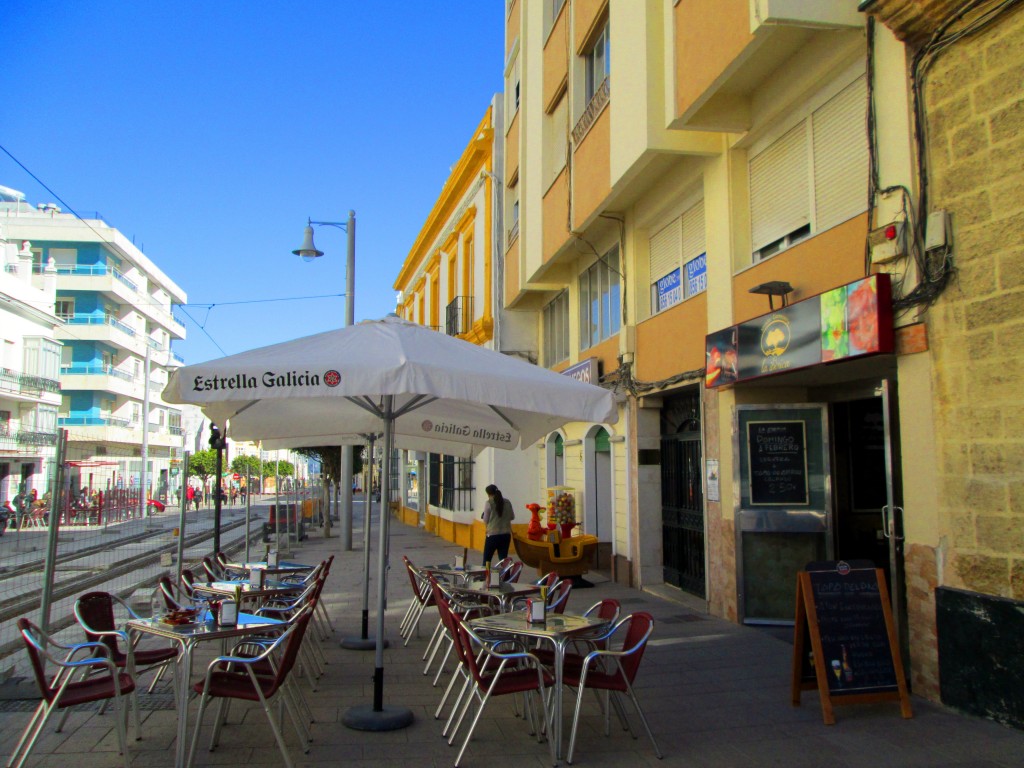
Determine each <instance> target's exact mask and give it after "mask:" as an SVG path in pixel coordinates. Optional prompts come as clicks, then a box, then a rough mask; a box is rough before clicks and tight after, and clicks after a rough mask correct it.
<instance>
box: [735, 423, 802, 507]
mask: <svg viewBox="0 0 1024 768" xmlns="http://www.w3.org/2000/svg"><path fill="white" fill-rule="evenodd" d="M747 451H748V462H747V463H748V468H749V472H750V503H751V504H763V505H786V506H796V505H806V504H808V503H809V498H808V489H807V439H806V424H805V423H804V421H802V420H794V421H752V422H748V424H747Z"/></svg>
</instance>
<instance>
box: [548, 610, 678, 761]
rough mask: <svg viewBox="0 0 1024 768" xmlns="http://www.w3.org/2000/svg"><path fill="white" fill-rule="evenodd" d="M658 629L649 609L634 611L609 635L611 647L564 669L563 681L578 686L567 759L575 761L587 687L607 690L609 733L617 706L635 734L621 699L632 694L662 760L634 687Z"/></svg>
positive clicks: (606, 720) (606, 715) (589, 654)
mask: <svg viewBox="0 0 1024 768" xmlns="http://www.w3.org/2000/svg"><path fill="white" fill-rule="evenodd" d="M653 631H654V618H653V617H652V616H651V614H649V613H647V612H646V611H638V612H637V613H633V614H630V615H629V616H627V617H626V618H624V619H622V621H620V622H618V623H617V624H616V625H615V628H614V630H613V631H612V632H610V633H609V634H608V636H607V643H608V644H607V647H605V648H597V649H595V650H593V651H591V652H590V653H588V654H587V655H586V657H584V659H583V664H582V665H581V667H580V668H579V669H575V668H572V667H566V668H564V669H563V673H562V675H563V677H562V679H563V681H564V682H565V684H566V685H568V686H570V687H573V688H577V689H578V690H577V693H576V710H575V713H574V714H573V718H572V731H571V733H572V735H571V736H570V737H569V753H568V754H567V755H566V762H568V763H572V757H573V750H574V749H575V748H576V735H577V729H578V727H579V721H580V709H581V708H582V706H583V691H584V690H586V689H587V688H590V689H592V690H598V691H604V692H605V706H604V733H605V736H607V735H608V733H609V730H610V721H611V705H615V707H616V711H617V712H618V713H619V716H620V718H622V719H623V721H624V723H625V725H626V727H627V728H628V729H629V732H630V733H631V734H632V735H633V738H636V734H635V733H633V727H632V725H630V723H629V719H628V717H626V713H625V710H624V708H623V707H622V704H621V701H620V699H621V698H622V697H623V695H625V696H628V697H629V699H630V701H632V702H633V707H634V708H635V709H636V712H637V714H638V715H639V716H640V722H641V723H642V724H643V726H644V730H645V731H646V732H647V737H648V738H649V739H650V740H651V745H652V746H653V747H654V754H655V755H657V756H658V758H659V759H660V758H661V757H662V754H661V750H660V749H659V748H658V742H657V741H655V739H654V734H653V733H651V727H650V726H649V725H648V724H647V718H646V717H645V716H644V711H643V709H642V708H641V707H640V702H639V700H638V699H637V697H636V692H635V691H634V690H633V681H634V680H635V679H636V673H637V671H638V670H639V669H640V661H641V660H642V659H643V655H644V650H645V649H646V648H647V639H648V638H649V637H650V636H651V632H653ZM620 636H621V637H622V641H621V645H618V647H617V648H616V645H617V644H616V642H615V640H616V638H618V637H620Z"/></svg>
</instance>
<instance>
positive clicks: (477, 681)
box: [448, 619, 555, 768]
mask: <svg viewBox="0 0 1024 768" xmlns="http://www.w3.org/2000/svg"><path fill="white" fill-rule="evenodd" d="M455 637H456V642H458V643H461V645H462V658H463V660H464V661H465V664H466V669H467V671H468V672H469V679H468V680H467V682H466V685H467V686H468V688H466V689H465V690H464V695H463V699H465V701H462V702H461V709H460V711H459V716H458V719H457V720H456V722H455V727H454V729H453V730H452V731H451V736H450V737H449V738H448V743H449V744H452V743H454V741H455V737H456V735H458V732H459V728H461V726H462V722H463V720H464V719H465V717H466V715H467V714H468V712H469V707H470V705H471V704H472V703H473V700H474V699H476V700H478V701H479V702H480V706H479V707H478V708H477V710H476V713H475V714H474V715H473V720H472V722H471V723H470V725H469V730H468V731H467V732H466V737H465V739H463V742H462V747H461V748H460V749H459V754H458V755H457V756H456V758H455V768H458V766H459V763H460V762H461V761H462V756H463V755H464V754H465V752H466V747H468V746H469V742H470V740H471V739H472V738H473V731H474V730H476V726H477V723H478V722H479V721H480V716H481V715H482V714H483V711H484V708H485V707H486V706H487V702H488V701H490V699H491V698H492V697H494V696H506V695H508V694H516V693H530V692H534V693H537V694H538V696H539V698H540V703H541V710H542V715H543V719H542V720H541V721H540V722H537V718H536V716H535V713H534V708H533V707H532V706H530V703H529V702H530V698H529V697H527V699H526V701H527V707H526V709H527V711H526V713H525V715H526V717H528V718H529V720H530V725H531V728H532V730H531V731H530V732H531V733H535V734H536V735H537V743H538V744H539V743H540V742H541V741H542V740H543V736H542V732H543V730H544V729H543V726H544V725H545V724H547V723H548V722H549V721H550V718H549V715H548V703H547V698H546V696H545V695H544V689H545V688H547V687H549V686H551V685H554V682H555V678H554V676H553V675H552V674H551V673H550V672H548V671H547V670H545V669H544V667H543V666H542V665H541V663H540V662H539V661H537V659H536V657H535V656H533V655H532V654H530V653H527V652H525V651H512V652H509V653H505V652H501V651H498V650H496V649H495V648H494V647H493V646H492V645H490V644H489V643H488V642H487V641H486V640H485V639H484V638H482V637H480V636H479V635H477V634H476V633H475V632H473V630H472V629H471V628H470V627H469V625H468V624H466V623H465V622H464V621H462V620H461V619H460V620H458V623H457V625H456V632H455ZM478 652H479V654H480V655H479V658H478V657H477V653H478ZM458 706H459V703H457V704H456V707H458ZM548 750H549V751H550V753H551V760H552V762H554V761H555V745H554V743H553V742H552V741H551V739H548Z"/></svg>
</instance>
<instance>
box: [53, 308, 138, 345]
mask: <svg viewBox="0 0 1024 768" xmlns="http://www.w3.org/2000/svg"><path fill="white" fill-rule="evenodd" d="M63 319H64V323H65V325H64V326H58V327H57V330H56V331H55V332H54V335H55V336H56V337H57V340H58V341H102V342H105V343H107V344H112V345H114V346H117V347H121V348H123V349H128V350H131V351H132V352H136V353H137V352H138V348H139V347H140V344H139V343H138V342H139V335H138V333H137V332H136V330H135V329H134V328H132V327H131V326H128V325H126V324H124V323H122V322H121V321H120V320H118V319H117V318H116V317H114V316H113V315H79V314H75V315H68V316H65V317H64V318H63Z"/></svg>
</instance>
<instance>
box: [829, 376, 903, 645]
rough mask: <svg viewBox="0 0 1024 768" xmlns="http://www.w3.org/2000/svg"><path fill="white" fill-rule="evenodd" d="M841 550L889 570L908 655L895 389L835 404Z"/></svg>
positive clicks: (885, 386) (887, 386)
mask: <svg viewBox="0 0 1024 768" xmlns="http://www.w3.org/2000/svg"><path fill="white" fill-rule="evenodd" d="M831 409H832V423H833V429H834V432H835V437H834V440H833V464H834V467H835V510H836V512H835V551H836V557H837V558H839V559H843V560H852V559H867V560H871V561H872V562H874V564H875V566H876V567H877V568H881V569H883V570H884V571H885V576H886V583H887V584H888V586H889V597H890V601H891V603H892V612H893V619H894V620H895V623H896V629H897V633H898V635H899V637H900V641H901V645H903V648H904V657H905V658H908V657H907V655H906V639H907V638H906V626H907V624H906V600H905V596H904V573H903V508H902V503H903V502H902V483H901V478H900V473H899V466H900V461H899V429H898V424H897V421H896V412H897V411H896V408H895V387H894V385H893V383H892V382H890V381H888V380H886V381H883V382H882V384H881V385H880V386H879V387H878V388H877V389H876V390H875V396H874V397H863V398H859V399H854V400H848V401H844V402H835V403H832V406H831Z"/></svg>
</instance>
